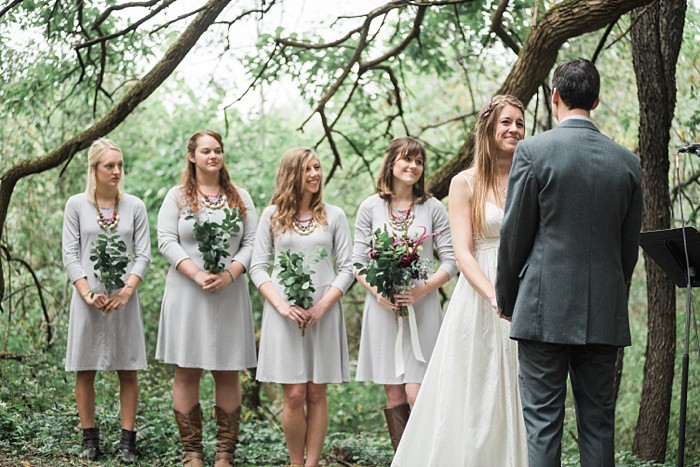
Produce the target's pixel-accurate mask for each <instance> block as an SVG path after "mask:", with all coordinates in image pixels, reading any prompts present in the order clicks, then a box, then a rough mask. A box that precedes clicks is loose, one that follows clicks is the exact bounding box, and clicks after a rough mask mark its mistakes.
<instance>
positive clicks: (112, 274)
mask: <svg viewBox="0 0 700 467" xmlns="http://www.w3.org/2000/svg"><path fill="white" fill-rule="evenodd" d="M90 261H92V262H93V263H94V266H93V268H94V270H95V277H97V280H98V281H100V282H101V283H102V284H103V285H104V286H105V290H106V292H107V295H111V294H112V292H113V291H115V290H118V289H121V288H122V287H124V285H125V284H124V280H123V279H122V277H123V276H124V274H125V273H126V266H127V265H128V264H129V256H128V255H127V254H126V243H124V241H123V240H122V239H121V238H119V234H117V233H113V234H110V235H106V234H99V235H98V236H97V240H95V241H94V242H93V244H92V248H91V249H90ZM90 293H91V296H92V295H94V292H92V291H91V292H90Z"/></svg>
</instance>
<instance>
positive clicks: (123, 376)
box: [117, 370, 139, 431]
mask: <svg viewBox="0 0 700 467" xmlns="http://www.w3.org/2000/svg"><path fill="white" fill-rule="evenodd" d="M117 375H119V402H120V404H121V415H122V428H124V429H125V430H129V431H134V425H135V424H136V406H137V405H138V401H139V380H138V374H137V373H136V370H120V371H117Z"/></svg>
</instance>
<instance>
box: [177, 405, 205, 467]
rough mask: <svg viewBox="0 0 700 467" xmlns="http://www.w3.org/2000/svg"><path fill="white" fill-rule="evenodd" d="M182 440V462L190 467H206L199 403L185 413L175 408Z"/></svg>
mask: <svg viewBox="0 0 700 467" xmlns="http://www.w3.org/2000/svg"><path fill="white" fill-rule="evenodd" d="M173 412H175V420H176V421H177V428H178V430H180V440H181V441H182V464H183V465H186V466H188V467H204V463H203V462H202V457H203V456H204V449H203V447H202V409H201V407H200V406H199V404H197V405H195V406H194V407H192V409H190V411H189V413H187V414H183V413H180V412H178V411H177V410H175V409H173Z"/></svg>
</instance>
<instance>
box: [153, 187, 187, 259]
mask: <svg viewBox="0 0 700 467" xmlns="http://www.w3.org/2000/svg"><path fill="white" fill-rule="evenodd" d="M179 191H180V190H179V188H177V187H176V188H171V189H170V191H169V192H168V194H167V195H166V196H165V199H164V200H163V204H162V205H161V207H160V210H159V211H158V227H157V228H158V250H159V251H160V252H161V254H162V255H163V256H165V259H167V260H168V261H169V262H170V264H172V265H173V266H175V267H177V265H178V264H180V263H181V262H182V261H183V260H186V259H188V258H189V255H188V254H187V253H186V252H185V250H184V249H183V248H182V246H181V245H180V234H179V233H178V228H177V227H178V224H179V222H180V207H179V206H178V202H177V193H178V192H179Z"/></svg>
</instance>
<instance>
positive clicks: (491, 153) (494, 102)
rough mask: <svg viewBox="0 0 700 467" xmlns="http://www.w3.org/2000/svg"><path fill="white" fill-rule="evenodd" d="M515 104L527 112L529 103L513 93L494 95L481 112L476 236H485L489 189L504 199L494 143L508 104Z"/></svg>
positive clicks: (474, 220) (477, 132)
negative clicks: (500, 190)
mask: <svg viewBox="0 0 700 467" xmlns="http://www.w3.org/2000/svg"><path fill="white" fill-rule="evenodd" d="M508 105H510V106H513V107H516V108H518V109H520V111H521V112H522V113H523V116H524V115H525V106H524V105H523V103H522V102H520V100H519V99H518V98H516V97H513V96H510V95H507V94H505V95H497V96H493V97H492V98H491V100H490V101H489V102H488V103H487V104H486V105H485V106H484V107H482V109H481V112H479V118H478V120H477V122H476V130H475V132H474V140H475V143H474V164H473V165H474V169H475V172H476V173H475V174H474V193H472V203H471V211H472V212H471V214H472V226H473V230H474V236H475V237H483V234H484V222H485V217H486V215H485V209H486V200H487V199H488V197H489V192H491V193H493V195H494V198H495V199H496V200H499V199H501V197H500V195H499V193H498V164H497V163H496V148H495V144H494V138H493V133H494V128H495V126H496V122H497V121H498V118H499V116H500V114H501V110H503V108H504V107H506V106H508Z"/></svg>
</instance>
